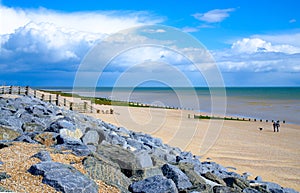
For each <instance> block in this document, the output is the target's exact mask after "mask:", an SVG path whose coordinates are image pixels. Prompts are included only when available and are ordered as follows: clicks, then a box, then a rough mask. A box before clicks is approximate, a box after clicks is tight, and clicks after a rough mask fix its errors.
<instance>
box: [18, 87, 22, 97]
mask: <svg viewBox="0 0 300 193" xmlns="http://www.w3.org/2000/svg"><path fill="white" fill-rule="evenodd" d="M20 94H21V87H20V86H18V95H20Z"/></svg>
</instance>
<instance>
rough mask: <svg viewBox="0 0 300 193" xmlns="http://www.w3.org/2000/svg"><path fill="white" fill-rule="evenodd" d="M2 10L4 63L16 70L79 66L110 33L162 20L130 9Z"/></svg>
mask: <svg viewBox="0 0 300 193" xmlns="http://www.w3.org/2000/svg"><path fill="white" fill-rule="evenodd" d="M0 13H1V17H0V38H1V42H0V46H1V47H0V53H1V54H0V63H2V64H6V66H7V65H8V66H10V68H7V69H6V70H10V69H12V68H14V69H17V70H16V71H18V70H19V71H24V70H25V71H26V70H27V71H30V70H36V69H65V70H70V68H73V70H76V68H74V65H77V64H79V63H80V61H81V59H82V58H83V56H84V55H85V54H86V53H87V51H88V50H89V49H90V48H91V47H92V46H93V45H94V44H95V42H97V41H98V40H101V39H103V38H104V37H106V36H107V34H110V33H114V32H117V31H119V30H123V29H127V28H130V27H136V26H140V25H144V24H146V25H147V24H155V23H157V22H160V21H162V20H161V19H159V18H157V17H155V16H152V15H151V14H149V13H147V12H129V11H127V12H126V11H122V12H117V11H110V12H75V13H63V12H56V11H51V10H47V9H43V8H41V9H38V10H36V9H35V10H30V9H16V8H7V7H3V6H2V7H1V6H0ZM157 32H159V33H162V31H160V30H158V31H157ZM127 41H128V39H127ZM50 64H51V65H50ZM3 66H4V65H1V67H3ZM12 66H14V67H12Z"/></svg>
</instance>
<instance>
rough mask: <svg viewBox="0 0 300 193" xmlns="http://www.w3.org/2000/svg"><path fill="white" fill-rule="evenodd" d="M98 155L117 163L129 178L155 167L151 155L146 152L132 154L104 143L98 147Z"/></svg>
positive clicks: (119, 147) (116, 146)
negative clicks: (140, 171)
mask: <svg viewBox="0 0 300 193" xmlns="http://www.w3.org/2000/svg"><path fill="white" fill-rule="evenodd" d="M97 153H98V154H100V155H102V156H104V157H107V158H108V159H110V160H111V161H112V162H114V163H117V164H118V165H119V167H120V168H121V170H122V171H123V172H124V174H125V175H126V176H127V177H131V176H133V175H135V173H136V172H137V171H138V170H143V169H144V168H149V167H152V166H153V163H152V160H151V157H150V155H149V154H148V153H147V152H145V151H140V152H132V151H130V150H127V149H124V148H122V147H121V146H118V145H110V144H106V143H102V144H101V145H99V146H98V147H97Z"/></svg>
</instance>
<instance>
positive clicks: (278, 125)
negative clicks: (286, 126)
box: [276, 120, 280, 132]
mask: <svg viewBox="0 0 300 193" xmlns="http://www.w3.org/2000/svg"><path fill="white" fill-rule="evenodd" d="M279 127H280V124H279V120H278V121H277V122H276V129H277V132H279Z"/></svg>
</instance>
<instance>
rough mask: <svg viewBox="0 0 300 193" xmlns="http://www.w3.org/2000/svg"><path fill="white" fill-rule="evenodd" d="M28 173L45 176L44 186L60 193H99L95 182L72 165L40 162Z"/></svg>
mask: <svg viewBox="0 0 300 193" xmlns="http://www.w3.org/2000/svg"><path fill="white" fill-rule="evenodd" d="M28 172H30V173H31V174H33V175H41V176H43V180H42V182H43V183H44V184H47V185H49V186H51V187H53V188H55V189H56V190H57V191H60V192H66V193H69V192H70V193H71V192H72V193H74V192H78V193H81V192H82V193H97V192H98V186H97V184H96V183H95V182H94V181H93V180H91V179H90V178H89V177H87V176H86V175H84V174H82V173H81V172H79V171H77V170H76V169H75V168H74V167H72V166H70V165H65V164H62V163H57V162H40V163H37V164H35V165H33V166H31V167H30V168H29V170H28Z"/></svg>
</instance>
